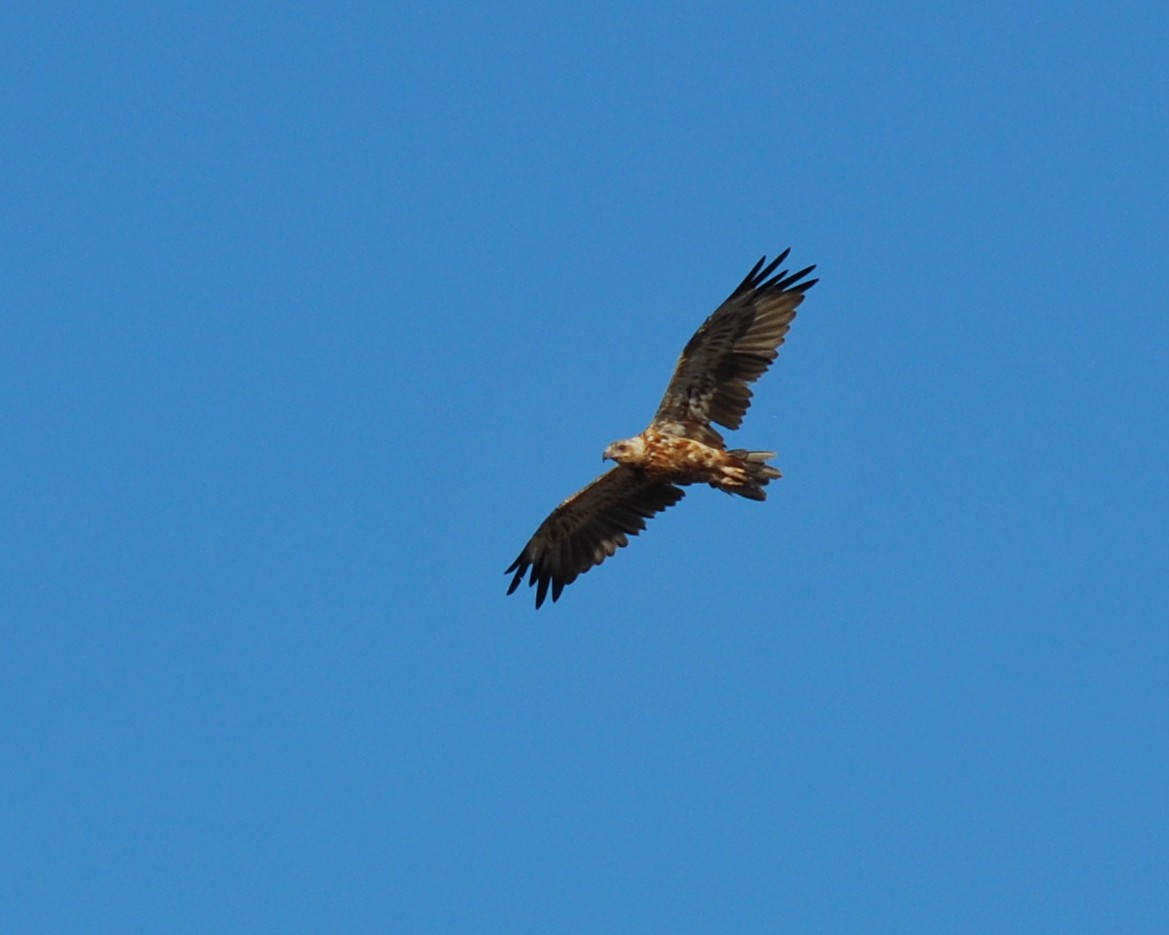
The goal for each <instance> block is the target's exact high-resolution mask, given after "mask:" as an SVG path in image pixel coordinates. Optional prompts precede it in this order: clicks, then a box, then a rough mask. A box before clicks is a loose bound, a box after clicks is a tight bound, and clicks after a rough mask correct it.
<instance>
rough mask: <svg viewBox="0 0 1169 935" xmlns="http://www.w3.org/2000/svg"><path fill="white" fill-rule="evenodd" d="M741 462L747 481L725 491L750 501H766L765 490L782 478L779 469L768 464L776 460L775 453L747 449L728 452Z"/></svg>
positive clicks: (726, 488)
mask: <svg viewBox="0 0 1169 935" xmlns="http://www.w3.org/2000/svg"><path fill="white" fill-rule="evenodd" d="M727 454H730V455H733V456H734V457H736V458H737V459H738V460H739V463H740V464H741V465H742V468H743V470H744V471H745V472H746V474H747V479H746V480H745V481H744V482H743V483H742V484H741V485H739V486H736V487H733V488H728V487H724V488H723V489H724V490H726V491H727V493H736V494H738V495H739V496H740V497H746V498H747V499H748V500H766V499H767V493H766V492H765V491H764V490H763V488H764V487H766V486H767V485H768V483H769V482H770V481H773V480H775V479H776V478H777V477H782V476H783V475H781V474H780V473H779V468H774V467H772V466H771V465H770V464H768V463H767V460H768V458H774V457H775V452H774V451H747V449H745V448H735V449H734V450H733V451H729V452H727Z"/></svg>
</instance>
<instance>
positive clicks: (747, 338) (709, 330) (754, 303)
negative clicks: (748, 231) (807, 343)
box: [651, 250, 818, 446]
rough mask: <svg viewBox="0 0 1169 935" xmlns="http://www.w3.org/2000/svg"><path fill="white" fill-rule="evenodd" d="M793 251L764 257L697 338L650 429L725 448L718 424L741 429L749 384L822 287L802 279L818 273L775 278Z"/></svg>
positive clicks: (687, 349)
mask: <svg viewBox="0 0 1169 935" xmlns="http://www.w3.org/2000/svg"><path fill="white" fill-rule="evenodd" d="M790 252H791V251H790V250H784V251H783V253H781V254H780V255H779V256H777V257H776V258H775V259H774V260H772V261H771V262H770V263H768V262H767V257H763V258H762V259H761V260H760V261H759V262H758V263H756V264H755V268H754V269H752V270H751V272H749V273H748V274H747V277H746V279H744V280H743V281H742V282H741V283H740V284H739V286H738V288H737V289H735V291H734V292H732V293H731V294H730V295H729V296H728V297H727V300H726V301H725V302H723V304H722V305H720V306H719V307H718V308H717V309H716V310H715V312H714V314H713V315H711V316H710V317H709V318H708V319H706V321H705V322H704V323H703V325H702V327H701V328H699V329H698V331H696V332H695V333H694V337H692V338H691V339H690V341H689V343H688V344H687V345H686V347H685V348H684V349H683V351H682V355H681V357H679V358H678V365H677V366H676V367H675V368H674V375H673V376H672V377H671V378H670V385H669V386H668V387H667V388H666V394H665V396H664V397H662V402H661V405H660V406H658V411H657V413H656V414H655V415H654V418H653V422H652V423H651V425H653V426H656V427H659V428H662V429H665V430H667V431H670V432H673V433H675V434H680V435H685V436H686V437H689V438H695V439H697V440H698V441H701V442H704V443H705V444H715V445H719V446H721V445H722V444H723V438H722V436H721V435H720V434H719V433H718V432H717V431H716V430H715V429H714V428H712V427H711V423H712V422H717V423H718V424H719V425H724V426H726V427H727V428H729V429H737V428H738V427H739V425H740V424H741V423H742V421H743V414H744V413H745V412H746V411H747V407H748V406H750V405H751V389H750V387H749V386H748V385H747V384H748V383H751V382H752V381H754V380H756V379H758V378H759V377H760V376H761V375H762V374H763V372H764V371H766V370H767V368H768V367H769V366H771V362H772V361H773V360H775V358H776V357H777V356H779V350H778V349H779V346H780V345H781V344H783V339H784V336H785V335H786V334H787V330H788V328H789V327H790V326H791V323H792V319H793V318H795V317H796V307H797V306H798V305H799V304H800V303H801V302H802V301H803V300H804V293H805V292H807V291H808V289H810V288H812V286H814V285H815V284H816V282H817V281H818V280H815V279H808V280H804V277H805V276H807V275H808V273H810V272H811V271H812V270H814V269H815V267H814V266H809V267H807V268H806V269H802V270H800V271H799V272H797V273H792V274H790V275H789V274H788V271H787V270H785V269H784V270H780V271H779V272H778V273H777V272H775V269H776V267H777V266H779V264H780V263H782V262H783V261H784V260H785V259H786V258H787V255H788V253H790ZM769 277H770V278H769ZM801 280H804V281H802V282H801Z"/></svg>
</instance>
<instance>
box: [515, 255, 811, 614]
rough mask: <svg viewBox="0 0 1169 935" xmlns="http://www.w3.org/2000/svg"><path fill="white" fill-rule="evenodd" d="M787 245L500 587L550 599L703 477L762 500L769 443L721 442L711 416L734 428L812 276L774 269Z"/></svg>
mask: <svg viewBox="0 0 1169 935" xmlns="http://www.w3.org/2000/svg"><path fill="white" fill-rule="evenodd" d="M790 252H791V250H790V248H789V249H788V250H784V251H783V253H781V254H780V255H779V256H777V257H776V258H775V259H774V260H772V261H771V262H770V263H768V262H767V257H766V256H764V257H763V258H762V259H760V260H759V262H758V263H756V264H755V266H754V268H753V269H752V270H751V272H749V273H748V274H747V276H746V278H745V279H744V280H743V281H742V282H741V283H739V285H738V287H737V288H736V289H735V291H734V292H732V293H731V294H730V295H729V296H728V297H727V299H726V301H725V302H723V303H722V305H720V306H719V307H718V308H717V309H715V311H714V314H712V315H711V316H710V317H709V318H708V319H706V321H705V322H704V323H703V325H702V327H701V328H699V329H698V331H696V332H695V333H694V337H692V338H691V339H690V341H689V342H688V343H687V345H686V347H685V348H684V349H683V350H682V355H681V356H680V357H679V358H678V364H677V366H676V367H675V368H674V375H673V376H672V377H671V378H670V383H669V385H668V386H667V387H666V395H665V396H664V397H663V398H662V402H661V405H659V406H658V411H657V412H656V413H655V414H654V417H653V420H652V421H651V422H650V424H649V427H648V428H647V429H646V430H645V431H644V432H642V433H641V434H640V435H635V436H633V437H632V438H627V439H624V440H623V441H616V442H613V444H611V445H610V446H609V447H608V448H606V449H605V452H604V455H603V456H602V457H603V459H604V460H611V461H614V462H616V466H615V467H613V468H612V469H611V470H609V472H608V473H606V474H602V475H601V476H600V477H598V478H597V479H596V480H595V481H593V482H592V483H591V484H589V485H588V486H587V487H585V488H584V489H583V490H579V491H577V492H576V493H574V494H573V495H572V496H571V497H569V498H568V499H567V500H565V501H564V502H563V503H561V504H560V506H558V507H557V508H556V509H555V510H553V511H552V513H551V515H549V517H548V518H547V519H546V520H544V522H543V523H541V524H540V528H539V529H537V530H536V533H535V535H533V536H532V538H531V539H530V540H529V541H528V544H527V545H525V546H524V549H523V551H522V552H520V554H519V557H518V558H516V560H515V561H514V562H512V563H511V566H510V567H509V568H508V569H507V571H505V572H504V574H511V573H512V572H515V576H514V577H513V578H512V580H511V585H510V586H509V587H508V589H507V593H508V594H511V593H512V592H514V591H515V589H516V588H518V587H519V586H520V582H521V581H522V580H523V578H524V575H525V574H528V570H529V569H531V573H530V575H529V577H528V584H529V586H535V588H536V607H537V608H539V607H540V605H541V604H543V603H544V599H545V598H546V597H547V596H548V591H549V589H551V592H552V600H553V601H556V600H557V599H558V598H559V597H560V592H561V591H563V590H564V588H565V586H566V585H569V584H572V582H573V581H575V580H576V579H577V577H578V576H579V575H581V574H583V573H584V572H586V571H588V570H589V569H590V568H592V567H593V566H594V565H599V564H601V562H603V561H604V560H605V559H606V558H608V557H609V556H610V555H613V554H614V553H615V552H616V551H617V550H618V549H619V548H622V547H624V546H626V545H628V544H629V536H636V535H637V534H638V533H639V532H640V531H641V530H643V529H645V521H646V520H647V519H649V518H650V517H652V516H653V515H654V514H656V513H660V512H661V511H662V510H664V509H666V508H667V507H671V506H673V505H674V504H675V503H677V502H678V501H679V500H681V499H682V497H683V496H685V493H686V492H685V491H684V490H683V489H682V488H683V487H684V486H686V485H688V484H701V483H706V484H709V485H710V486H711V487H714V488H716V489H718V490H723V491H726V492H727V493H729V494H738V495H739V496H740V497H747V498H748V499H750V500H764V499H766V498H767V494H766V492H765V491H764V489H763V488H764V487H766V486H767V484H768V483H769V482H770V481H772V480H775V479H776V478H777V477H779V476H780V472H779V471H778V470H777V469H776V468H774V467H772V466H771V465H769V464H768V463H767V461H768V460H769V459H771V458H774V457H775V452H774V451H747V450H746V449H743V448H734V449H731V450H729V451H728V450H727V447H726V442H725V441H724V440H723V437H722V435H720V434H719V433H718V431H717V430H716V429H715V428H714V426H713V424H712V423H717V424H718V425H721V426H724V427H726V428H728V429H737V428H738V427H739V425H740V424H741V423H742V421H743V414H744V413H745V412H746V411H747V407H748V406H750V405H751V388H750V387H749V386H748V384H749V383H752V382H753V381H755V380H757V379H758V378H759V377H760V376H762V374H763V373H764V372H765V371H766V370H767V368H768V367H769V366H771V362H772V361H773V360H775V358H776V357H777V356H778V354H779V350H778V349H779V346H780V345H781V344H783V340H784V337H785V336H786V335H787V332H788V328H790V327H791V323H792V319H793V318H795V317H796V308H797V307H798V306H799V304H800V303H801V302H802V301H803V300H804V293H805V292H807V291H808V290H809V289H810V288H812V286H814V285H815V284H816V283H817V282H818V281H819V280H816V279H805V278H804V277H806V276H807V275H808V273H810V272H812V270H814V269H815V267H814V266H809V267H807V268H806V269H802V270H800V271H799V272H797V273H791V274H790V275H789V274H788V271H787V270H786V269H784V270H779V272H776V268H777V267H778V266H779V265H780V264H781V263H782V262H783V261H784V260H785V259H787V255H788V254H789V253H790Z"/></svg>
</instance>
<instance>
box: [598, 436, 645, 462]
mask: <svg viewBox="0 0 1169 935" xmlns="http://www.w3.org/2000/svg"><path fill="white" fill-rule="evenodd" d="M601 460H603V461H616V462H617V463H618V464H641V463H642V461H644V460H645V439H644V438H642V437H641V436H640V435H635V436H634V437H633V438H626V439H623V440H621V441H619V442H613V444H611V445H610V446H609V447H608V448H606V449H605V453H604V454H603V455H601Z"/></svg>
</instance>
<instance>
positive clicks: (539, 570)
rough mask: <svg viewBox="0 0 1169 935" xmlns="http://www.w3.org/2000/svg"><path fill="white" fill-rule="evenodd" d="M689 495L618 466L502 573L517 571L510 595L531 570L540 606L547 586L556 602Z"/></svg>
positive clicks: (568, 503) (557, 513)
mask: <svg viewBox="0 0 1169 935" xmlns="http://www.w3.org/2000/svg"><path fill="white" fill-rule="evenodd" d="M685 493H686V492H685V491H684V490H682V488H681V487H675V486H674V485H673V484H665V483H662V482H660V481H655V480H651V479H648V478H647V477H646V476H645V474H644V473H642V472H641V471H638V470H637V469H636V468H631V467H628V466H626V465H623V464H619V465H618V466H617V467H615V468H613V469H612V470H611V471H609V472H608V473H607V474H602V475H601V476H600V477H598V478H597V479H596V480H595V481H593V482H592V483H591V484H589V485H588V486H587V487H585V488H584V489H583V490H579V491H577V492H576V493H574V494H573V495H572V496H571V497H569V498H568V499H567V500H565V501H564V502H563V503H562V504H560V506H558V507H557V508H556V509H555V510H553V511H552V513H551V515H549V517H548V518H547V519H546V520H544V522H543V523H541V524H540V528H539V529H537V530H536V534H535V535H534V536H532V538H531V539H530V540H529V541H528V544H527V545H525V546H524V550H523V551H522V552H520V554H519V557H518V558H517V559H516V560H515V561H514V562H512V563H511V567H509V568H508V569H507V571H506V572H504V574H511V573H512V572H513V571H514V572H515V577H513V578H512V581H511V585H510V587H508V589H507V593H508V594H511V593H512V592H513V591H515V589H516V588H518V587H519V586H520V581H522V580H523V577H524V574H525V573H526V572H527V571H528V569H529V568H531V575H530V576H529V578H528V584H529V585H535V586H536V607H539V606H540V605H541V604H543V603H544V598H545V596H546V595H547V593H548V588H549V585H551V588H552V600H553V601H555V600H556V599H557V598H559V597H560V592H561V591H563V590H564V587H565V585H568V584H572V582H573V581H575V580H576V578H577V576H578V575H581V574H583V573H584V572H586V571H588V570H589V569H590V568H592V567H593V566H594V565H599V564H601V562H603V561H604V560H605V559H606V558H608V557H609V556H610V555H612V554H613V553H615V552H616V551H617V550H618V549H619V548H622V547H623V546H626V545H628V544H629V536H636V535H637V534H638V533H639V532H640V531H641V530H643V529H645V521H646V520H647V519H649V518H650V517H651V516H653V515H654V514H655V513H660V512H661V511H662V510H664V509H666V507H669V506H673V505H674V504H675V503H677V502H678V501H679V500H681V499H682V497H683V496H685Z"/></svg>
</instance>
